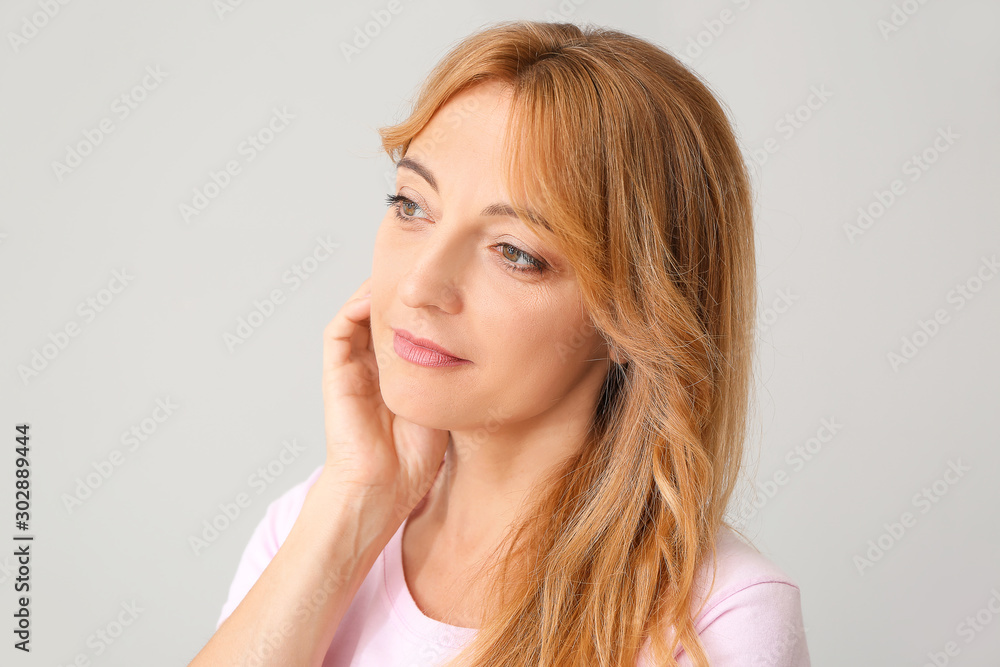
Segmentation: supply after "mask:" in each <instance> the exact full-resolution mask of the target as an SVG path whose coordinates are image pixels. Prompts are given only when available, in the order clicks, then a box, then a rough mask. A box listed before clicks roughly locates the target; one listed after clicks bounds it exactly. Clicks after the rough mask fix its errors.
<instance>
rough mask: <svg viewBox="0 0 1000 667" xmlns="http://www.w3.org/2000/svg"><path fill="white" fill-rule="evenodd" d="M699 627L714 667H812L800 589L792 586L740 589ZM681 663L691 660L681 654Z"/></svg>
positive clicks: (767, 584) (784, 583)
mask: <svg viewBox="0 0 1000 667" xmlns="http://www.w3.org/2000/svg"><path fill="white" fill-rule="evenodd" d="M698 625H702V626H703V627H702V628H701V630H700V632H699V633H698V637H699V638H700V639H701V642H702V645H703V646H704V647H705V652H706V653H707V654H708V658H709V660H710V661H711V664H712V667H811V665H810V661H809V650H808V648H807V646H806V637H805V628H804V626H803V620H802V604H801V595H800V591H799V587H798V586H796V585H795V584H794V583H791V582H789V581H761V582H757V583H753V584H750V585H747V586H745V587H743V588H740V589H739V590H737V591H735V592H733V593H732V594H730V595H727V596H726V597H725V598H723V599H722V600H720V601H719V602H718V603H717V604H716V605H715V606H714V607H713V608H712V609H711V610H709V611H708V612H707V613H706V614H705V615H704V617H703V618H702V622H701V623H699V624H698ZM679 663H680V664H681V665H684V666H685V667H689V666H690V665H691V659H690V657H689V656H688V655H687V654H686V653H684V652H682V653H681V656H680V658H679Z"/></svg>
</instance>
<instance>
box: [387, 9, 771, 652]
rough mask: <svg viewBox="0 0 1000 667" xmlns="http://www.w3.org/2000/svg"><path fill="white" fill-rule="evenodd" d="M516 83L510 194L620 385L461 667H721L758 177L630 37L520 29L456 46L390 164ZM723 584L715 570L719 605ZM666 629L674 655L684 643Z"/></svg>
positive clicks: (556, 482) (393, 139) (714, 105)
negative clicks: (484, 94) (565, 269)
mask: <svg viewBox="0 0 1000 667" xmlns="http://www.w3.org/2000/svg"><path fill="white" fill-rule="evenodd" d="M486 80H492V81H500V82H503V83H506V84H509V86H510V90H511V93H512V97H511V100H512V105H511V116H510V122H509V124H508V126H507V128H506V132H507V135H506V137H505V140H506V142H507V143H506V146H507V150H506V152H505V154H504V165H503V168H504V178H505V184H506V185H507V186H508V193H509V195H510V197H511V203H512V205H513V206H514V209H515V210H516V211H517V213H518V215H519V216H521V217H522V218H523V219H524V220H525V221H526V222H528V223H529V224H532V225H533V229H535V230H536V231H537V232H538V233H539V234H540V235H541V236H542V237H543V238H546V239H548V240H550V241H552V242H553V243H554V244H555V246H556V247H557V248H559V250H560V252H561V253H563V255H564V256H565V257H566V258H567V260H568V261H569V262H570V263H571V264H572V266H573V268H574V270H575V271H576V275H577V278H578V281H579V286H580V290H581V292H582V296H583V300H584V304H585V306H586V309H587V311H588V314H589V316H590V318H591V320H592V322H593V323H594V326H595V329H596V330H597V331H598V332H599V333H600V334H601V335H602V336H603V337H604V339H605V340H606V341H607V342H608V344H609V345H610V346H612V347H613V348H614V349H616V350H617V351H618V352H619V353H620V354H621V355H622V359H624V362H623V363H621V364H620V365H619V364H611V366H610V371H609V373H608V375H607V378H606V381H605V384H604V387H603V389H602V392H601V397H600V400H599V402H598V409H597V411H596V413H595V414H594V418H593V423H592V428H591V430H590V432H589V434H588V439H587V442H586V443H584V446H583V447H582V448H581V449H580V451H579V453H578V454H576V455H575V456H574V457H573V458H572V459H570V460H567V461H566V462H565V464H564V465H562V466H561V467H560V468H559V469H558V470H557V471H556V472H555V473H554V474H552V475H551V477H550V478H548V479H547V480H546V481H545V483H544V484H542V485H540V486H539V492H538V494H536V497H537V500H536V502H535V504H534V505H533V506H532V507H529V508H524V510H523V512H524V514H523V515H522V517H521V520H520V521H519V522H518V524H517V525H516V526H515V529H514V530H512V531H511V534H510V535H509V536H508V540H507V541H505V544H506V550H505V553H504V556H503V558H502V559H500V560H499V561H498V563H497V567H496V569H495V576H492V577H491V578H490V581H489V585H488V588H489V594H488V599H489V605H488V607H487V609H486V610H485V617H484V621H483V624H482V627H481V628H480V629H479V631H478V633H477V635H476V636H475V638H474V640H472V641H471V642H470V643H469V644H468V645H467V646H466V647H465V648H464V649H463V651H462V652H461V653H460V654H459V655H458V656H456V657H455V658H454V660H455V662H451V663H449V664H458V663H457V661H459V660H462V661H463V662H462V664H467V665H476V666H479V665H482V666H484V667H485V666H486V665H491V666H496V665H512V666H513V665H529V664H530V665H542V666H554V665H559V666H564V665H581V666H587V667H593V666H595V665H602V666H610V665H629V666H631V665H635V664H636V660H637V658H638V656H639V652H640V650H641V648H642V644H643V642H644V641H645V638H647V637H651V641H652V650H653V652H654V653H653V659H654V662H655V664H658V665H676V664H677V663H676V662H675V660H674V658H673V654H674V653H675V652H676V649H677V647H678V645H680V646H681V647H683V648H684V650H685V651H686V652H687V653H688V655H689V656H690V657H691V659H692V660H693V663H694V664H695V665H699V666H705V665H708V660H707V657H706V655H705V652H704V647H703V646H702V644H701V642H700V640H699V638H698V635H697V633H696V632H695V629H694V617H695V615H696V614H697V613H698V611H700V609H701V607H699V609H697V610H695V609H692V607H693V604H694V601H695V599H696V586H695V584H696V581H697V580H696V573H697V572H698V570H699V567H700V566H701V565H702V564H703V563H705V562H707V561H708V560H709V559H711V560H712V561H713V562H714V559H715V555H716V538H717V534H718V531H719V529H720V527H722V526H727V527H729V528H731V529H733V530H734V531H736V532H739V531H738V530H737V529H736V528H735V527H734V526H732V525H730V524H729V523H728V522H727V521H726V519H725V517H724V514H725V510H726V506H727V504H728V502H729V499H730V496H731V495H732V493H733V490H734V487H735V484H736V480H737V477H738V473H739V470H740V466H741V463H742V458H743V450H744V439H745V436H746V422H747V413H748V405H749V393H750V390H751V382H750V378H751V376H752V346H753V334H754V314H755V311H756V284H755V280H756V275H755V272H756V264H755V258H754V239H753V219H752V208H753V206H752V194H751V186H750V182H749V174H748V172H747V170H746V165H745V163H744V161H743V157H742V154H741V151H740V149H739V147H738V143H737V141H736V138H735V135H734V131H733V128H732V127H731V125H730V123H729V121H728V120H727V116H726V113H725V112H724V110H723V107H722V106H721V105H720V103H719V101H717V100H716V98H715V97H714V96H713V94H712V93H711V92H710V90H709V88H708V86H707V84H706V83H704V82H703V81H702V80H701V79H700V78H699V77H698V75H697V74H695V73H693V72H692V71H690V70H688V69H687V68H686V67H684V66H683V65H682V64H681V63H680V62H679V61H678V60H677V59H676V58H675V57H673V56H672V55H670V54H669V53H667V52H665V51H664V50H662V49H661V48H659V47H657V46H655V45H654V44H652V43H650V42H648V41H645V40H643V39H640V38H638V37H635V36H633V35H630V34H627V33H623V32H620V31H617V30H612V29H608V28H601V27H591V26H587V27H579V26H576V25H573V24H569V23H543V22H534V21H505V22H502V23H495V24H492V25H490V26H487V27H486V28H484V29H481V30H480V31H478V32H476V33H474V34H472V35H471V36H469V37H467V38H465V39H463V40H462V41H461V42H459V43H458V44H457V45H455V46H454V47H453V48H452V49H451V50H450V51H449V52H448V53H447V54H446V55H445V56H444V58H443V59H442V60H441V61H440V62H439V63H438V64H437V65H436V67H435V68H434V69H433V71H432V72H431V73H430V75H429V76H428V78H427V79H426V80H425V81H424V83H423V86H422V87H421V88H420V91H419V95H418V97H417V100H416V103H415V105H414V107H413V109H412V112H411V113H410V115H409V117H408V118H406V119H405V120H403V121H402V122H401V123H399V124H397V125H394V126H391V127H383V128H380V129H379V134H380V136H381V139H382V148H383V149H384V150H385V151H386V153H387V154H388V155H389V157H390V158H391V159H392V160H393V161H394V162H395V161H398V159H399V158H400V157H402V156H403V155H405V153H406V150H407V147H408V146H409V144H410V142H411V141H412V139H413V138H414V137H415V136H416V135H417V133H419V132H420V130H421V129H422V128H423V127H424V126H425V125H426V124H427V122H428V121H429V120H430V118H431V116H432V115H433V114H434V113H435V112H436V111H437V110H438V109H440V108H441V106H442V105H443V104H444V103H445V102H447V101H448V100H449V99H450V98H451V97H452V96H453V95H455V94H456V93H458V92H460V91H463V90H465V89H466V88H469V87H471V86H473V85H475V84H476V83H477V82H480V81H486ZM714 576H715V572H714V570H713V577H712V584H714V580H715V578H714ZM668 630H672V639H670V640H669V641H668V634H671V633H668Z"/></svg>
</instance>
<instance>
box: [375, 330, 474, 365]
mask: <svg viewBox="0 0 1000 667" xmlns="http://www.w3.org/2000/svg"><path fill="white" fill-rule="evenodd" d="M392 330H393V332H394V333H395V339H394V340H393V347H394V348H395V350H396V353H397V354H399V355H400V356H401V357H403V358H404V359H406V360H408V361H412V362H413V363H416V364H419V365H421V366H454V365H457V364H467V363H471V362H470V361H469V360H468V359H463V358H461V357H459V356H457V355H455V354H454V353H452V352H451V351H450V350H448V349H447V348H446V347H443V346H441V345H438V344H437V343H435V342H434V341H432V340H429V339H427V338H420V337H419V336H414V335H413V334H412V333H410V332H409V331H407V330H406V329H396V328H393V329H392Z"/></svg>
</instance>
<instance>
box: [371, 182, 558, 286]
mask: <svg viewBox="0 0 1000 667" xmlns="http://www.w3.org/2000/svg"><path fill="white" fill-rule="evenodd" d="M385 203H386V204H387V205H389V206H390V207H391V208H392V209H393V212H394V213H395V215H396V217H397V218H398V219H400V220H405V221H412V220H416V218H411V217H407V216H405V215H403V214H402V213H401V212H400V210H399V209H400V208H401V207H402V206H403V205H404V204H412V205H413V206H416V207H417V208H420V204H418V203H416V202H415V201H413V200H412V199H410V198H408V197H404V196H403V195H394V194H391V193H390V194H389V195H387V196H386V198H385ZM493 247H494V248H497V247H506V248H510V249H511V250H513V251H515V252H517V253H518V254H519V255H521V256H522V257H524V258H525V259H526V260H528V262H529V264H530V265H531V266H528V267H523V266H517V265H516V264H514V263H513V262H510V261H509V260H508V261H505V262H504V266H505V267H506V268H507V269H509V270H510V271H513V272H514V273H538V274H541V273H542V272H543V271H545V268H546V265H545V263H544V262H542V261H541V260H539V259H536V258H535V257H533V256H532V255H529V254H528V253H526V252H525V251H523V250H521V249H520V248H518V247H517V246H515V245H511V244H509V243H498V244H496V245H495V246H493Z"/></svg>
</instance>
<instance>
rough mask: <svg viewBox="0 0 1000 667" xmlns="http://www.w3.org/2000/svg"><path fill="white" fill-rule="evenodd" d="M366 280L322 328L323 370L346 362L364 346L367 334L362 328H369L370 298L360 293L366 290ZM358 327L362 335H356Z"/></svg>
mask: <svg viewBox="0 0 1000 667" xmlns="http://www.w3.org/2000/svg"><path fill="white" fill-rule="evenodd" d="M368 282H369V281H368V280H366V281H365V283H362V287H360V288H359V289H358V290H357V291H356V292H355V293H354V295H352V297H351V298H350V299H349V300H348V301H347V303H345V304H344V305H343V306H342V307H341V309H340V311H339V312H338V313H337V314H336V316H334V318H333V319H332V320H331V321H330V323H329V324H327V325H326V328H324V330H323V370H324V372H326V371H329V370H332V369H334V368H337V367H338V366H341V365H343V364H346V363H347V362H348V361H350V359H351V354H352V353H353V352H354V351H355V350H360V349H363V348H364V341H365V340H366V339H367V336H368V333H367V332H364V330H366V329H368V328H369V327H368V326H367V324H366V320H368V319H369V318H370V317H371V305H370V304H371V298H370V297H368V296H362V294H363V293H364V292H365V291H367V285H366V284H367V283H368ZM359 329H360V330H362V332H363V333H364V337H361V336H357V335H356V332H359ZM359 339H360V341H359ZM359 342H360V344H361V346H360V347H359Z"/></svg>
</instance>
